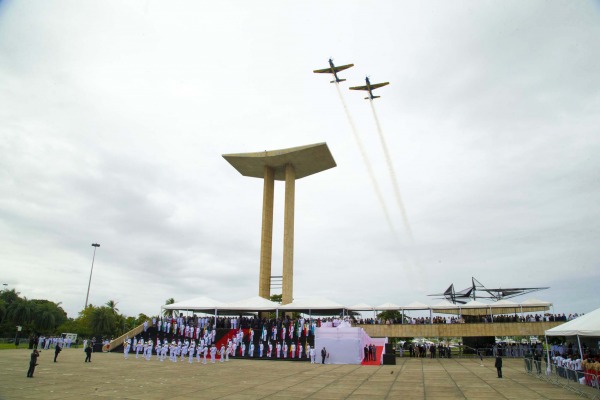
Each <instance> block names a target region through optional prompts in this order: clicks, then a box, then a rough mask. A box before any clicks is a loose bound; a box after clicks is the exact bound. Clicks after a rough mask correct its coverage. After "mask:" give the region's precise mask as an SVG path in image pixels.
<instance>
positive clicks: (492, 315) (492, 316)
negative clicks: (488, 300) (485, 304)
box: [490, 305, 494, 323]
mask: <svg viewBox="0 0 600 400" xmlns="http://www.w3.org/2000/svg"><path fill="white" fill-rule="evenodd" d="M490 318H491V319H492V323H493V322H494V314H492V306H491V305H490Z"/></svg>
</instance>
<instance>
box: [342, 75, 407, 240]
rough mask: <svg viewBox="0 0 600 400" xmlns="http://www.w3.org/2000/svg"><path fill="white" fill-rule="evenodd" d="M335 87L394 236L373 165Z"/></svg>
mask: <svg viewBox="0 0 600 400" xmlns="http://www.w3.org/2000/svg"><path fill="white" fill-rule="evenodd" d="M335 88H336V89H337V92H338V95H339V96H340V101H341V102H342V106H343V107H344V111H345V112H346V117H348V122H349V123H350V127H351V128H352V135H353V136H354V140H356V143H357V144H358V148H359V150H360V155H361V156H362V158H363V161H364V163H365V165H366V166H367V171H368V172H369V177H370V178H371V182H372V183H373V188H374V189H375V194H376V195H377V198H378V199H379V203H380V204H381V208H382V209H383V213H384V214H385V219H386V221H387V223H388V225H389V226H390V229H391V230H392V232H393V233H394V236H397V235H396V230H395V229H394V225H393V224H392V219H391V218H390V213H389V212H388V209H387V207H386V205H385V201H384V200H383V195H382V194H381V189H380V188H379V185H378V184H377V180H376V179H375V173H374V172H373V167H372V166H371V162H370V161H369V158H368V157H367V152H366V151H365V148H364V146H363V144H362V141H361V140H360V137H359V136H358V131H357V129H356V125H354V120H353V119H352V116H351V115H350V111H349V110H348V106H347V105H346V101H345V100H344V96H343V95H342V92H341V90H340V86H339V84H337V83H336V85H335Z"/></svg>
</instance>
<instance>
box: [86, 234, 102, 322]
mask: <svg viewBox="0 0 600 400" xmlns="http://www.w3.org/2000/svg"><path fill="white" fill-rule="evenodd" d="M92 246H93V247H94V255H93V256H92V269H91V270H90V280H89V282H88V290H87V295H86V296H85V307H84V308H83V309H84V310H85V309H86V308H87V306H88V298H89V297H90V285H91V284H92V272H94V259H95V258H96V248H97V247H100V245H99V244H98V243H92Z"/></svg>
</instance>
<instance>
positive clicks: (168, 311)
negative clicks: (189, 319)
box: [163, 297, 175, 318]
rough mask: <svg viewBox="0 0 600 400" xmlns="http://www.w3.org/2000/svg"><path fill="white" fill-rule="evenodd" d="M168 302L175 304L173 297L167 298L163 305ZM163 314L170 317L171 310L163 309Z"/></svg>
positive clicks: (171, 314)
mask: <svg viewBox="0 0 600 400" xmlns="http://www.w3.org/2000/svg"><path fill="white" fill-rule="evenodd" d="M169 304H175V299H174V298H172V297H171V298H169V299H167V301H166V302H165V306H168V305H169ZM163 316H164V317H166V318H170V317H172V316H173V310H163Z"/></svg>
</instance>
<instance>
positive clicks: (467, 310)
mask: <svg viewBox="0 0 600 400" xmlns="http://www.w3.org/2000/svg"><path fill="white" fill-rule="evenodd" d="M460 310H461V312H460V313H461V314H462V315H487V314H488V311H489V310H490V305H489V304H485V303H482V302H480V301H477V300H471V301H469V302H468V303H467V304H462V305H461V306H460Z"/></svg>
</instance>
